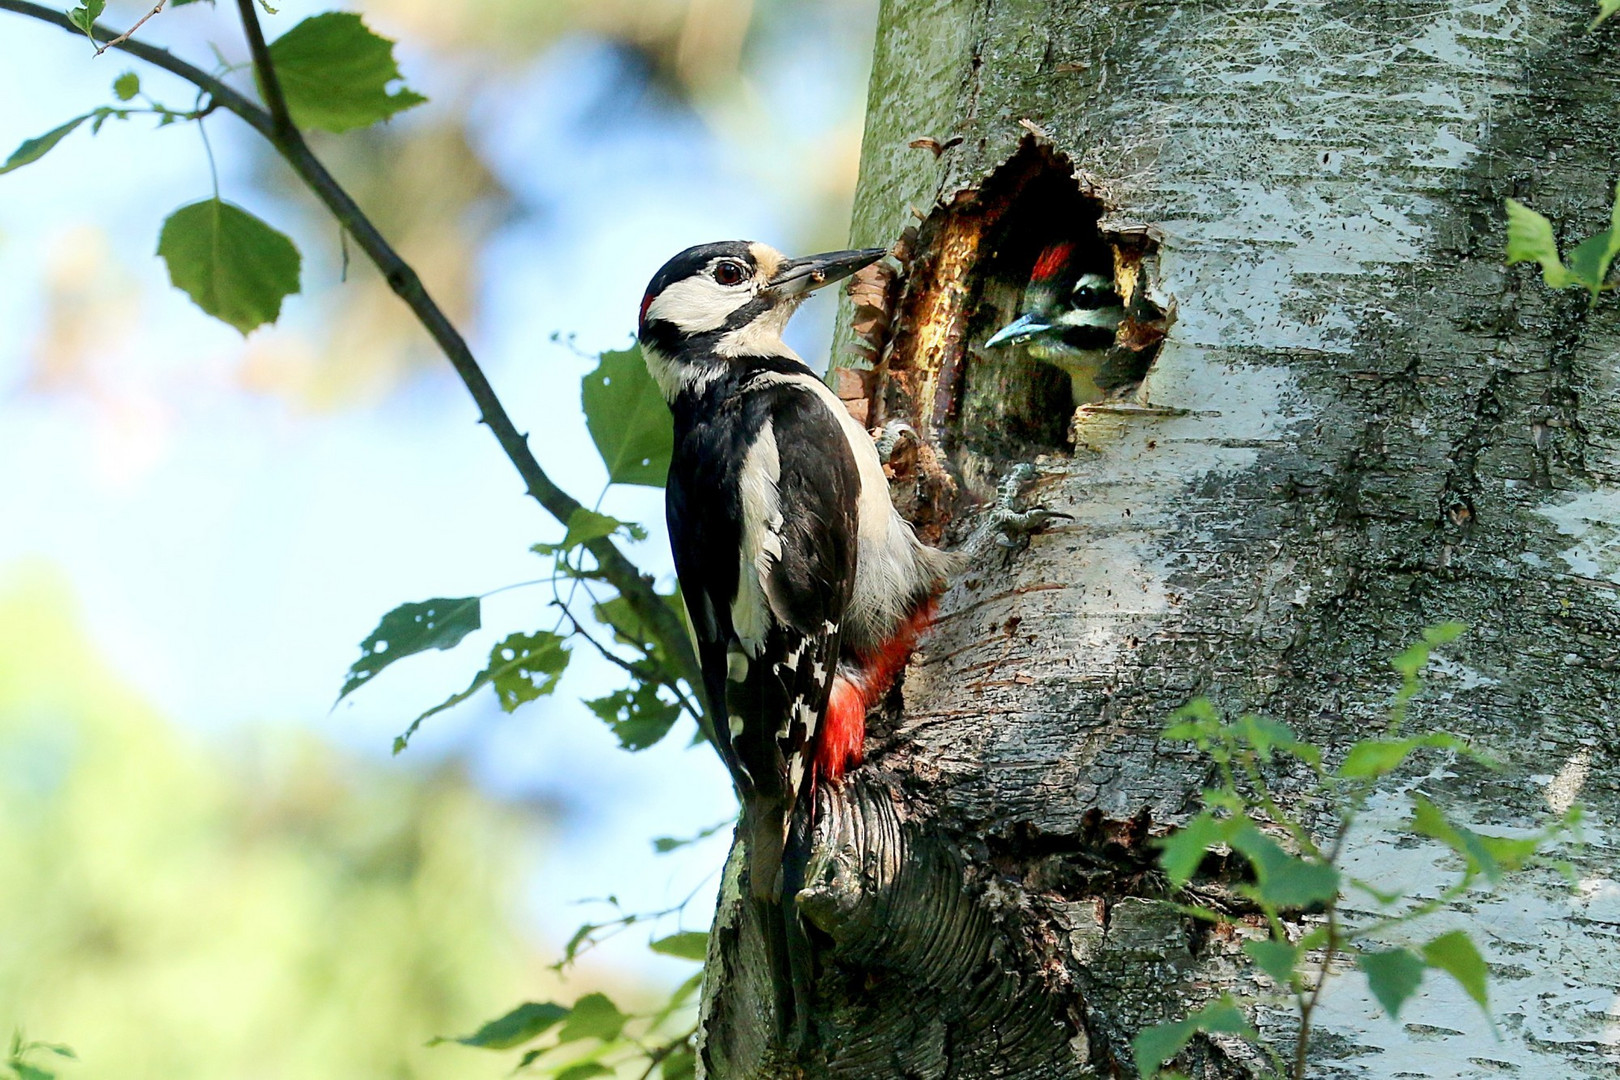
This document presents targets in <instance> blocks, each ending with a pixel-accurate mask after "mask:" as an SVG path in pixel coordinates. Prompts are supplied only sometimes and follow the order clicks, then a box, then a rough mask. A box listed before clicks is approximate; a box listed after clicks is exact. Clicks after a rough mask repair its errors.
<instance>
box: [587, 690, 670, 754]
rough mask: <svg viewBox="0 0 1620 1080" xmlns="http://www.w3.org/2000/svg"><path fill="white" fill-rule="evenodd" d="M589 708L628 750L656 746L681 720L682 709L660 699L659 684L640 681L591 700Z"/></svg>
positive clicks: (620, 744) (621, 745)
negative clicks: (677, 721)
mask: <svg viewBox="0 0 1620 1080" xmlns="http://www.w3.org/2000/svg"><path fill="white" fill-rule="evenodd" d="M585 707H586V708H588V709H590V710H591V712H593V713H595V714H596V715H597V718H598V719H600V720H601V721H602V722H603V723H604V724H606V725H607V726H608V727H609V728H611V729H612V731H613V734H614V735H616V736H617V737H618V739H619V746H620V747H622V748H623V749H625V750H645V749H647V748H648V747H649V746H652V745H654V744H655V743H657V742H658V741H659V740H661V739H662V738H663V737H664V736H665V735H668V734H669V729H670V728H672V727H674V726H675V721H676V720H679V719H680V716H681V707H680V706H679V705H677V704H675V703H674V702H671V701H665V700H664V699H663V698H662V697H659V696H658V685H657V684H656V683H646V682H638V683H637V684H636V685H634V686H627V687H625V688H624V689H623V690H617V691H614V692H613V693H611V694H608V695H607V696H606V697H599V698H591V699H589V700H588V701H586V702H585Z"/></svg>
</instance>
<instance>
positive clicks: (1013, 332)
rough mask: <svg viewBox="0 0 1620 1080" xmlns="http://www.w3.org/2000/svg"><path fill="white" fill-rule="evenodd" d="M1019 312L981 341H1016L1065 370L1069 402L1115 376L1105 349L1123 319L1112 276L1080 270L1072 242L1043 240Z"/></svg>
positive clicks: (1094, 394)
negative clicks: (1071, 394)
mask: <svg viewBox="0 0 1620 1080" xmlns="http://www.w3.org/2000/svg"><path fill="white" fill-rule="evenodd" d="M1021 307H1022V313H1021V314H1020V315H1019V316H1018V318H1016V319H1014V320H1013V321H1012V322H1010V323H1008V324H1007V325H1006V326H1003V327H1002V328H1001V329H1000V330H997V331H996V332H995V333H994V334H992V335H990V337H989V338H988V339H987V340H986V341H985V343H984V344H985V347H986V348H991V349H995V348H1005V347H1007V346H1012V345H1022V346H1023V347H1024V351H1025V353H1026V354H1027V355H1029V356H1030V357H1031V358H1033V359H1035V360H1041V361H1044V362H1046V363H1048V364H1052V365H1054V366H1056V367H1060V368H1062V369H1063V370H1064V371H1065V372H1067V373H1068V375H1069V380H1070V388H1071V390H1072V392H1073V397H1074V402H1075V404H1080V403H1082V402H1086V401H1092V400H1095V399H1096V398H1098V397H1101V396H1102V393H1103V391H1105V390H1107V389H1108V388H1109V387H1110V386H1111V385H1112V384H1113V383H1114V382H1115V381H1116V380H1115V379H1114V378H1112V373H1111V372H1109V371H1108V370H1107V367H1108V360H1109V350H1110V348H1111V347H1112V346H1113V345H1114V341H1115V337H1116V333H1117V331H1118V330H1119V326H1120V324H1121V323H1123V322H1124V321H1125V318H1126V312H1125V307H1124V301H1123V300H1122V299H1121V298H1120V295H1119V293H1118V292H1117V291H1116V290H1115V287H1114V281H1113V279H1112V278H1110V277H1108V276H1106V275H1104V274H1098V273H1091V272H1082V271H1081V268H1080V266H1079V264H1078V262H1077V261H1076V257H1075V246H1074V245H1073V244H1071V243H1067V242H1061V243H1056V244H1052V245H1050V246H1048V247H1047V248H1046V249H1045V250H1044V251H1042V252H1041V254H1040V257H1039V258H1038V259H1036V261H1035V266H1034V269H1033V270H1032V271H1031V273H1030V278H1029V283H1028V285H1026V286H1025V288H1024V296H1023V303H1022V305H1021Z"/></svg>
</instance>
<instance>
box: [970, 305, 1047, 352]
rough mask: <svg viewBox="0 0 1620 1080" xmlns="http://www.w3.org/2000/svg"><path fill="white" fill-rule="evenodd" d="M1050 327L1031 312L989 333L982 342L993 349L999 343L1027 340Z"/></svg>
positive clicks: (1006, 343)
mask: <svg viewBox="0 0 1620 1080" xmlns="http://www.w3.org/2000/svg"><path fill="white" fill-rule="evenodd" d="M1050 329H1052V324H1051V323H1049V322H1047V321H1046V320H1045V319H1042V318H1040V317H1039V316H1037V315H1035V314H1034V313H1033V312H1032V313H1030V314H1027V315H1020V316H1018V318H1016V319H1014V320H1013V321H1012V322H1010V323H1008V324H1007V325H1006V326H1003V327H1002V328H1001V329H1000V330H997V331H996V332H995V333H993V334H991V335H990V337H989V338H988V339H986V341H985V343H984V347H985V348H987V349H994V348H997V347H998V346H1001V345H1013V344H1016V343H1017V342H1020V341H1028V340H1029V339H1030V338H1032V337H1034V336H1035V335H1036V334H1038V333H1040V332H1041V331H1042V330H1050Z"/></svg>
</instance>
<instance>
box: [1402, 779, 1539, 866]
mask: <svg viewBox="0 0 1620 1080" xmlns="http://www.w3.org/2000/svg"><path fill="white" fill-rule="evenodd" d="M1410 827H1411V829H1412V831H1413V832H1415V833H1417V834H1418V835H1420V836H1427V837H1430V838H1431V839H1434V840H1438V841H1440V842H1441V843H1442V844H1445V845H1446V846H1447V847H1449V848H1451V850H1453V851H1455V852H1456V853H1457V854H1459V855H1461V856H1462V857H1463V861H1464V864H1465V866H1466V871H1465V872H1466V874H1467V876H1468V877H1469V878H1473V877H1475V876H1477V875H1479V874H1483V875H1485V878H1486V880H1488V881H1490V882H1492V883H1495V882H1497V881H1500V880H1501V878H1502V875H1503V873H1505V872H1507V871H1509V870H1518V869H1520V868H1521V867H1523V866H1524V865H1525V864H1526V863H1527V862H1529V861H1530V859H1531V858H1532V857H1533V856H1534V855H1535V853H1536V852H1537V851H1538V850H1540V848H1541V845H1542V843H1543V838H1542V837H1539V836H1527V837H1509V836H1486V835H1484V834H1482V833H1477V832H1475V831H1474V830H1472V829H1469V828H1466V827H1464V826H1461V825H1454V824H1452V823H1451V822H1450V821H1448V820H1447V819H1446V816H1445V814H1444V813H1443V812H1442V811H1441V809H1440V808H1439V807H1438V806H1436V805H1435V804H1434V802H1433V801H1432V800H1430V799H1429V798H1428V797H1427V796H1425V795H1420V794H1414V795H1413V796H1412V821H1411V824H1410Z"/></svg>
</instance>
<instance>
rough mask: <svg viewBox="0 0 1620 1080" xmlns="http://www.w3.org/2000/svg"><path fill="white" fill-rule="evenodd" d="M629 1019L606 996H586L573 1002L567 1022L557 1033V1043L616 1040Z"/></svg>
mask: <svg viewBox="0 0 1620 1080" xmlns="http://www.w3.org/2000/svg"><path fill="white" fill-rule="evenodd" d="M628 1019H630V1018H629V1017H628V1016H626V1015H624V1013H622V1012H620V1011H619V1007H618V1006H617V1005H615V1004H613V1002H612V1001H610V1000H608V996H607V995H606V994H586V995H585V996H584V997H582V998H580V999H579V1000H578V1001H576V1002H574V1011H573V1014H572V1015H571V1016H569V1018H568V1022H567V1023H566V1024H564V1025H563V1026H562V1030H561V1031H559V1032H557V1041H558V1042H559V1043H567V1042H577V1041H579V1040H580V1039H602V1040H604V1041H605V1040H608V1039H616V1038H618V1037H619V1032H620V1031H621V1030H623V1028H624V1024H625V1021H626V1020H628Z"/></svg>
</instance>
